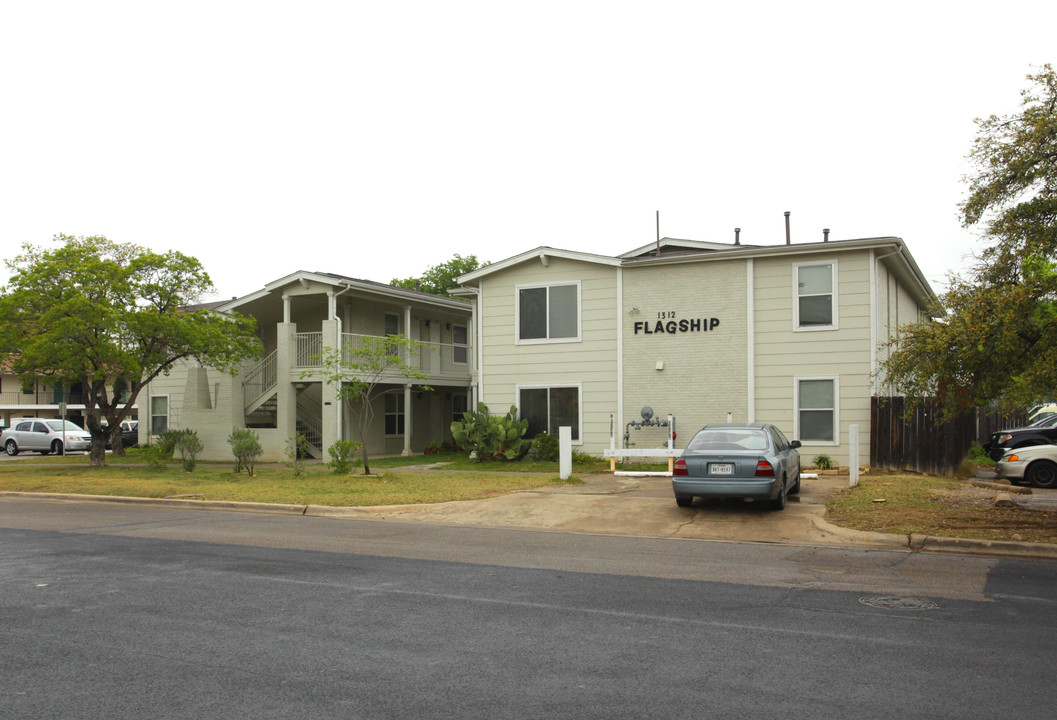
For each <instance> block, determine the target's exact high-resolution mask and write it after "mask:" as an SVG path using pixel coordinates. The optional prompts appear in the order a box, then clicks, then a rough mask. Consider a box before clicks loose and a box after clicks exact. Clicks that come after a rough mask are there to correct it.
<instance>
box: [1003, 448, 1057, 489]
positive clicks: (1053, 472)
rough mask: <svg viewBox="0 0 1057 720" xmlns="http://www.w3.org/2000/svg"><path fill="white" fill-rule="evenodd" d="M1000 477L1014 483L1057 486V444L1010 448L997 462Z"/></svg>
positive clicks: (1046, 486) (1044, 486) (1047, 486)
mask: <svg viewBox="0 0 1057 720" xmlns="http://www.w3.org/2000/svg"><path fill="white" fill-rule="evenodd" d="M995 467H996V468H997V470H998V477H1000V478H1006V479H1007V480H1009V482H1011V483H1013V484H1014V485H1020V484H1022V483H1025V482H1026V483H1030V484H1031V485H1034V486H1035V487H1040V488H1054V487H1057V445H1027V446H1025V447H1019V448H1016V449H1015V450H1010V451H1009V452H1007V453H1006V454H1005V455H1003V456H1002V459H1001V460H999V461H998V462H997V463H995Z"/></svg>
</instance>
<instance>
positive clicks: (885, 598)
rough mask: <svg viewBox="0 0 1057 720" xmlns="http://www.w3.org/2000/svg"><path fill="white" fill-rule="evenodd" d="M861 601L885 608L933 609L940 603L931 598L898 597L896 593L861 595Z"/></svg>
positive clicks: (871, 605) (864, 603)
mask: <svg viewBox="0 0 1057 720" xmlns="http://www.w3.org/2000/svg"><path fill="white" fill-rule="evenodd" d="M859 602H861V603H862V604H863V605H869V606H870V607H875V608H883V609H885V610H932V609H933V608H938V607H939V605H937V604H936V603H934V602H932V601H931V600H923V599H921V598H913V597H897V596H895V595H881V596H878V597H861V598H859Z"/></svg>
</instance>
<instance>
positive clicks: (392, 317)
mask: <svg viewBox="0 0 1057 720" xmlns="http://www.w3.org/2000/svg"><path fill="white" fill-rule="evenodd" d="M399 334H400V316H399V315H397V314H396V313H386V314H385V336H386V337H389V336H390V335H399ZM396 353H397V348H396V346H395V345H390V344H389V343H386V348H385V354H386V355H396Z"/></svg>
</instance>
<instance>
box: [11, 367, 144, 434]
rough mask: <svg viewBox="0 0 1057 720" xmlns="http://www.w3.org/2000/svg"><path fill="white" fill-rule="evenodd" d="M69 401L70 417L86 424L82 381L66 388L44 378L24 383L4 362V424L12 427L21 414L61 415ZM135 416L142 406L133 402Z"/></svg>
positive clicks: (27, 415) (79, 423)
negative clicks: (24, 384)
mask: <svg viewBox="0 0 1057 720" xmlns="http://www.w3.org/2000/svg"><path fill="white" fill-rule="evenodd" d="M63 403H65V410H66V418H67V419H69V420H72V421H73V422H75V423H77V424H78V425H80V426H81V427H84V409H85V408H84V395H83V393H82V391H81V387H80V385H74V386H73V387H70V388H64V387H63V386H62V385H49V384H48V383H47V382H45V381H44V380H43V379H42V380H38V381H37V382H35V383H33V384H32V385H29V386H23V384H22V380H21V378H19V377H18V376H17V375H15V374H14V373H13V372H12V371H11V369H10V366H7V365H4V366H0V427H11V424H12V422H14V421H15V420H19V419H21V418H45V419H48V418H57V417H60V416H61V415H62V411H63ZM132 407H133V410H132V414H131V416H130V417H131V419H135V418H136V412H137V410H138V406H136V405H133V406H132Z"/></svg>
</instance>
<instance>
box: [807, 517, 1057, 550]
mask: <svg viewBox="0 0 1057 720" xmlns="http://www.w3.org/2000/svg"><path fill="white" fill-rule="evenodd" d="M811 522H812V523H813V524H814V526H815V528H816V529H818V530H820V531H822V532H826V533H830V534H831V535H836V536H837V537H840V538H844V539H846V540H848V541H849V542H854V543H856V544H857V545H877V546H882V547H898V548H903V549H909V550H915V551H920V550H928V551H931V552H949V553H963V554H973V555H1002V556H1006V557H1025V558H1039V559H1043V560H1057V545H1054V544H1050V543H1032V542H1017V541H1015V540H975V539H972V538H952V537H943V536H933V535H922V534H921V533H911V534H909V535H896V534H893V533H878V532H869V531H865V530H852V529H851V528H845V527H840V526H839V525H833V524H831V523H828V522H826V521H825V520H823V519H822V518H820V517H817V516H816V517H812V518H811Z"/></svg>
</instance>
